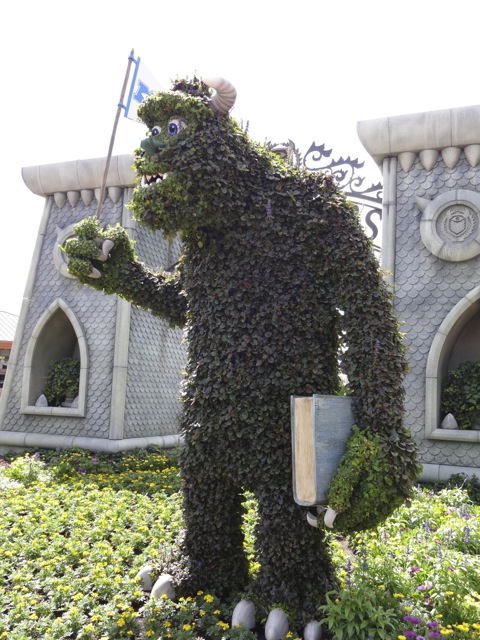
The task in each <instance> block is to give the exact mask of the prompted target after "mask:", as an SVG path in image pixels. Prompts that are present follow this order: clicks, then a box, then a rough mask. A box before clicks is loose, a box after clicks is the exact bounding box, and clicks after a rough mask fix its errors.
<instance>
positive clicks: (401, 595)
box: [393, 593, 405, 598]
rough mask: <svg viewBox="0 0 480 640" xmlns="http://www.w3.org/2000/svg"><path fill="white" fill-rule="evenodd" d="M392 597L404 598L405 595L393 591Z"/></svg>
mask: <svg viewBox="0 0 480 640" xmlns="http://www.w3.org/2000/svg"><path fill="white" fill-rule="evenodd" d="M393 597H394V598H404V597H405V596H404V595H403V593H394V594H393Z"/></svg>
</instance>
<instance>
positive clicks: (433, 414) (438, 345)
mask: <svg viewBox="0 0 480 640" xmlns="http://www.w3.org/2000/svg"><path fill="white" fill-rule="evenodd" d="M468 361H470V362H477V361H480V287H477V288H476V289H474V290H473V291H471V292H470V293H469V294H468V295H467V296H465V298H463V299H462V300H460V301H459V302H458V303H457V304H456V305H455V307H454V308H453V309H452V310H451V311H450V313H449V314H448V315H447V317H446V318H445V319H444V321H443V322H442V324H441V325H440V327H439V329H438V331H437V334H436V335H435V338H434V339H433V342H432V346H431V348H430V352H429V355H428V360H427V374H426V386H425V435H426V437H427V438H433V439H446V440H452V439H454V440H460V441H477V433H476V432H470V431H468V430H467V431H463V430H453V429H441V428H440V424H441V413H440V403H441V397H442V386H443V383H444V382H445V380H446V379H447V376H448V372H449V371H451V370H452V369H455V368H456V367H457V366H458V365H459V364H461V363H462V362H468Z"/></svg>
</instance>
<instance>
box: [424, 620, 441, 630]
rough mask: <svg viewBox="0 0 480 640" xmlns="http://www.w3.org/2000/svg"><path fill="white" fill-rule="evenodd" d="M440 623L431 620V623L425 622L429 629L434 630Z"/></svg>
mask: <svg viewBox="0 0 480 640" xmlns="http://www.w3.org/2000/svg"><path fill="white" fill-rule="evenodd" d="M439 626H440V623H439V622H437V621H436V620H432V621H431V622H427V627H428V628H429V629H434V628H435V627H439Z"/></svg>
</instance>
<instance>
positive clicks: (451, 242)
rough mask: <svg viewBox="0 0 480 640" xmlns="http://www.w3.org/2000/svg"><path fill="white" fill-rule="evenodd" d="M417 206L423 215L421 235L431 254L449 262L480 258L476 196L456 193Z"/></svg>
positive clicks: (479, 212)
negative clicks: (479, 256)
mask: <svg viewBox="0 0 480 640" xmlns="http://www.w3.org/2000/svg"><path fill="white" fill-rule="evenodd" d="M417 202H418V204H419V207H420V208H421V209H422V211H423V215H422V219H421V221H420V235H421V237H422V240H423V243H424V245H425V246H426V248H427V249H428V250H429V251H430V252H431V253H433V254H434V255H436V256H438V257H439V258H441V259H442V260H447V261H450V262H461V261H464V260H469V259H470V258H473V257H475V256H477V255H478V254H480V194H479V193H476V192H475V191H469V190H467V189H457V190H456V191H448V192H447V193H443V194H442V195H440V196H438V197H437V198H435V199H434V200H431V201H430V202H428V201H425V200H420V199H418V200H417Z"/></svg>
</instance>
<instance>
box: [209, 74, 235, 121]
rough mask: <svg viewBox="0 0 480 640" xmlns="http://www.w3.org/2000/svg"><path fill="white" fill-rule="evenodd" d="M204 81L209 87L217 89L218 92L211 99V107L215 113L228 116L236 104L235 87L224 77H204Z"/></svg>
mask: <svg viewBox="0 0 480 640" xmlns="http://www.w3.org/2000/svg"><path fill="white" fill-rule="evenodd" d="M203 81H204V82H205V84H207V85H208V86H209V87H211V88H212V89H215V92H216V93H215V94H214V95H213V97H212V98H211V100H210V103H209V104H210V109H212V111H215V113H219V114H220V115H222V116H226V115H227V113H228V112H229V111H230V109H231V108H232V107H233V105H234V104H235V99H236V97H237V91H236V89H235V87H234V86H233V84H231V83H230V82H228V80H224V79H223V78H203Z"/></svg>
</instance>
